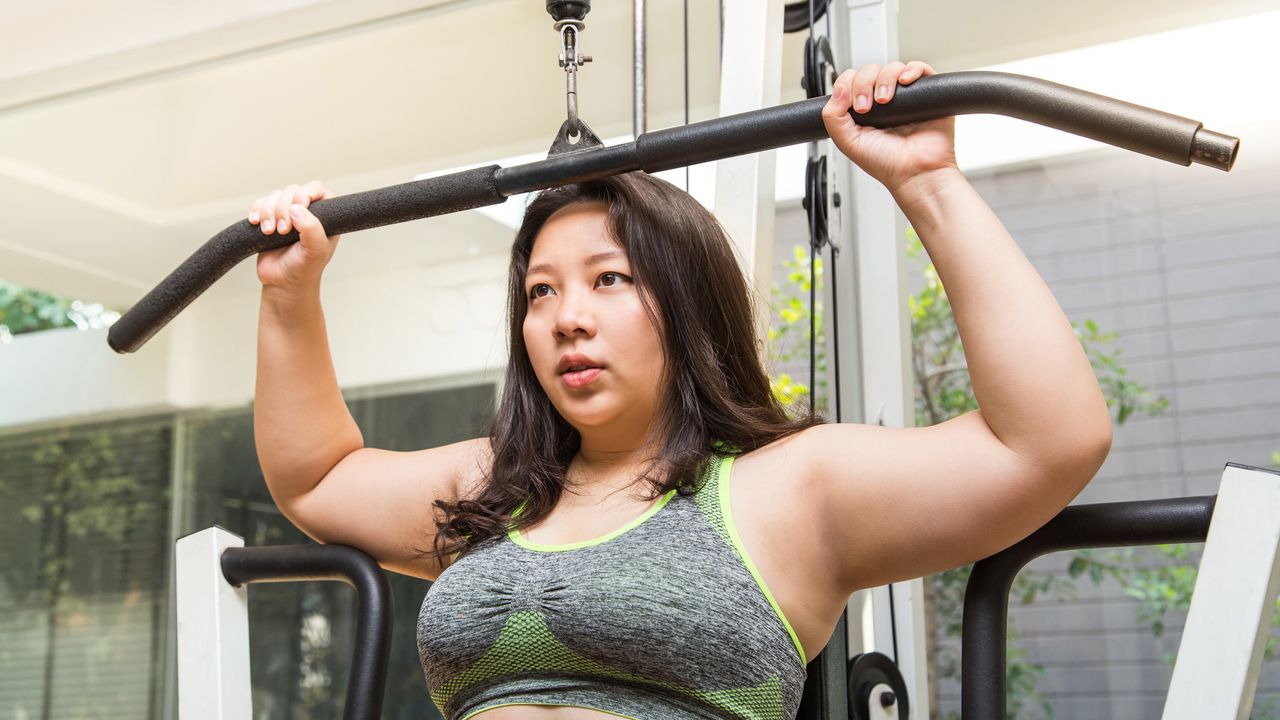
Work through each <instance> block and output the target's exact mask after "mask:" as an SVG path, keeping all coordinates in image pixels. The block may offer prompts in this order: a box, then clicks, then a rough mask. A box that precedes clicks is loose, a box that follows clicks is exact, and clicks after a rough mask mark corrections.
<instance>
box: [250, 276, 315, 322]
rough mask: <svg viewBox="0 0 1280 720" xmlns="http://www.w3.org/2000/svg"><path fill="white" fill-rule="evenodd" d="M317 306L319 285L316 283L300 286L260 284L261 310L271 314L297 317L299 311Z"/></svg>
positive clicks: (281, 316)
mask: <svg viewBox="0 0 1280 720" xmlns="http://www.w3.org/2000/svg"><path fill="white" fill-rule="evenodd" d="M319 307H320V285H319V284H318V283H317V284H315V285H309V286H306V287H302V288H284V287H280V286H278V285H263V286H262V310H263V311H264V312H266V313H269V314H271V315H272V316H275V317H279V318H285V317H297V315H298V314H299V313H300V312H306V311H307V310H308V309H310V308H319Z"/></svg>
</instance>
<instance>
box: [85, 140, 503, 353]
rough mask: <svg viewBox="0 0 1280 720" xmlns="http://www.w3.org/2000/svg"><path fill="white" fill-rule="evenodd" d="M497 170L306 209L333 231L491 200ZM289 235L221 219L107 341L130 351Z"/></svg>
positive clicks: (287, 241)
mask: <svg viewBox="0 0 1280 720" xmlns="http://www.w3.org/2000/svg"><path fill="white" fill-rule="evenodd" d="M497 169H498V166H497V165H489V166H487V167H482V168H476V169H474V170H465V171H463V172H458V173H452V174H450V175H442V176H440V177H434V178H428V179H426V180H418V181H416V182H410V183H403V184H401V185H392V186H390V187H385V188H381V189H378V190H366V191H365V192H358V193H352V194H350V195H340V196H338V197H334V198H329V199H328V200H321V201H319V202H317V203H314V204H312V206H311V211H312V212H313V213H314V214H315V216H316V217H317V218H318V219H319V220H320V222H321V223H322V224H323V225H324V229H325V231H326V232H328V233H329V234H331V235H340V234H342V233H351V232H356V231H359V230H368V229H370V228H376V227H382V226H383V225H394V224H396V223H402V222H406V221H409V220H418V219H421V218H425V217H431V216H433V215H446V214H448V213H454V212H458V211H460V210H470V209H472V208H477V207H483V206H485V205H496V204H498V203H501V202H504V201H506V199H507V198H506V196H505V195H502V194H500V193H499V192H498V190H497V187H496V185H495V183H494V174H495V172H496V171H497ZM297 241H298V232H297V231H296V230H295V231H292V232H290V233H288V234H285V235H277V234H275V233H272V234H271V235H263V234H262V231H260V230H259V229H258V226H257V225H253V224H250V222H249V221H248V220H241V221H240V222H237V223H235V224H234V225H231V226H229V227H228V228H227V229H225V230H223V231H222V232H220V233H218V234H217V235H214V236H213V238H211V239H210V240H209V241H208V242H206V243H205V244H204V245H202V246H200V248H199V249H198V250H196V251H195V253H193V254H192V255H191V257H189V258H187V259H186V260H184V261H183V262H182V264H181V265H179V266H178V267H177V269H176V270H174V271H173V272H171V273H169V276H168V277H166V278H165V279H164V280H161V281H160V284H159V285H156V286H155V288H153V289H152V290H151V292H149V293H147V294H146V295H144V296H143V297H142V299H141V300H139V301H138V302H137V303H136V304H134V306H133V307H131V308H129V311H128V312H126V313H125V314H124V315H122V316H120V319H119V320H117V321H116V322H115V324H114V325H112V326H111V329H110V330H109V331H108V332H107V344H108V345H110V346H111V349H112V350H115V351H116V352H118V353H129V352H133V351H134V350H137V349H138V348H140V347H142V345H143V343H145V342H146V341H147V340H150V339H151V336H152V335H155V334H156V333H157V332H158V331H159V330H160V328H162V327H164V326H165V325H167V324H168V323H169V321H170V320H172V319H173V318H174V316H175V315H177V314H178V313H180V312H182V310H183V308H185V307H186V306H188V305H190V304H191V301H193V300H195V299H196V298H198V297H200V294H201V293H203V292H204V291H205V290H208V289H209V286H210V285H212V284H213V283H214V282H215V281H217V279H218V278H220V277H222V276H223V275H225V274H226V273H227V271H228V270H230V269H231V268H233V267H235V266H236V265H238V264H239V263H240V261H242V260H244V259H246V258H249V257H252V256H254V255H257V254H258V253H260V252H262V251H264V250H272V249H274V248H279V247H284V246H285V245H291V244H293V243H295V242H297Z"/></svg>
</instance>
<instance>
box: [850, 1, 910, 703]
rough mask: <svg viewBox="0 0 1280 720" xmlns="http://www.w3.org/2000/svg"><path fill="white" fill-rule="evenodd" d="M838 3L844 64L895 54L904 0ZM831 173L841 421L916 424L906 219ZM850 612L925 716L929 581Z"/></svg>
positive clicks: (885, 593) (875, 191) (895, 589)
mask: <svg viewBox="0 0 1280 720" xmlns="http://www.w3.org/2000/svg"><path fill="white" fill-rule="evenodd" d="M831 6H832V7H831V11H832V13H833V14H832V18H831V19H832V33H833V34H835V37H833V38H831V42H832V49H833V52H834V54H835V59H836V63H837V64H838V65H840V66H841V68H857V67H860V66H862V65H864V64H866V63H869V62H875V63H879V64H881V65H883V64H885V63H887V62H890V61H892V60H896V59H898V2H897V0H839V1H837V2H832V3H831ZM832 172H833V173H834V175H835V176H834V178H833V179H832V185H831V187H832V188H833V190H834V191H836V192H839V193H840V195H841V198H842V203H841V206H840V208H839V209H838V210H837V212H836V213H835V216H836V217H835V220H836V222H838V223H839V227H840V228H841V229H840V233H841V235H840V238H841V242H842V243H843V248H842V252H841V254H840V256H839V258H838V259H837V264H838V267H837V268H836V271H837V273H838V275H839V277H840V278H841V280H842V282H841V283H840V287H839V291H840V295H841V297H840V298H835V299H834V301H836V302H839V303H840V305H839V307H840V310H841V317H840V324H841V330H844V331H845V332H842V333H841V334H840V345H841V348H840V349H841V352H840V356H841V357H840V367H839V372H840V373H841V375H840V379H841V405H842V408H844V418H843V419H845V420H846V421H851V422H868V423H875V424H881V425H886V426H890V427H906V426H909V425H914V424H915V418H914V407H915V404H914V401H913V397H912V392H913V390H912V380H911V326H910V318H909V316H908V315H907V312H906V306H907V303H906V299H907V282H906V277H907V274H906V222H905V219H904V218H903V216H902V213H901V212H900V211H899V210H898V207H897V205H896V204H895V203H894V201H893V197H892V196H891V195H890V194H889V191H888V190H887V189H885V188H884V186H883V185H881V184H880V183H879V182H878V181H876V180H874V179H873V178H871V177H870V176H869V175H867V174H866V173H864V172H862V171H861V170H859V169H858V168H856V167H855V166H853V164H852V163H849V162H839V163H834V164H833V170H832ZM828 315H829V314H828ZM855 318H856V319H855ZM850 328H853V329H854V332H849V329H850ZM854 335H856V337H852V336H854ZM828 337H831V335H830V334H828ZM849 620H850V622H849V645H850V650H851V652H859V651H870V650H876V651H879V652H882V653H885V654H887V655H889V656H891V657H893V658H894V660H895V661H896V662H897V664H898V667H899V669H900V670H901V671H902V675H903V677H904V678H905V679H906V682H907V687H908V689H909V692H910V693H911V700H912V706H913V712H914V713H915V714H916V716H917V717H928V716H929V693H928V688H929V681H928V661H927V655H926V637H925V627H926V624H925V617H924V583H923V581H922V580H920V579H916V580H912V581H908V582H902V583H895V584H894V585H892V586H885V587H880V588H875V589H872V590H868V591H863V592H861V593H858V594H857V595H855V596H854V597H853V598H851V599H850V603H849Z"/></svg>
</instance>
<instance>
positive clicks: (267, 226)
mask: <svg viewBox="0 0 1280 720" xmlns="http://www.w3.org/2000/svg"><path fill="white" fill-rule="evenodd" d="M259 227H260V228H261V229H262V234H263V235H270V234H271V231H272V230H275V229H276V224H275V223H272V222H264V223H262V225H260V226H259Z"/></svg>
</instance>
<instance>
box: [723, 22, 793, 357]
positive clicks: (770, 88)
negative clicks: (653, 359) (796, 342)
mask: <svg viewBox="0 0 1280 720" xmlns="http://www.w3.org/2000/svg"><path fill="white" fill-rule="evenodd" d="M723 7H724V17H723V21H724V48H723V51H722V52H723V54H722V57H723V62H722V63H721V71H720V117H725V116H727V115H734V114H736V113H742V112H747V111H750V110H759V109H761V108H766V107H773V106H776V105H777V104H778V103H779V102H780V101H781V97H782V39H783V38H782V36H783V33H782V8H783V0H734V1H733V2H726V3H724V5H723ZM776 164H777V163H776V153H775V151H773V150H769V151H767V152H760V153H752V154H750V155H740V156H738V157H732V158H726V159H724V160H720V161H718V162H716V180H715V188H716V189H715V192H716V194H715V210H714V212H715V216H716V218H717V219H718V220H719V221H720V224H721V225H723V226H724V228H725V230H726V231H727V232H728V233H729V237H730V238H732V239H733V241H734V243H735V244H736V245H737V247H738V251H739V253H740V255H741V257H742V261H743V262H744V264H745V266H744V267H743V270H744V272H745V273H746V275H747V277H749V278H750V279H751V284H752V289H753V291H754V296H755V297H756V298H757V301H758V302H762V303H768V301H769V296H770V292H769V289H770V287H771V284H772V282H773V237H774V217H775V215H776V214H777V210H776V208H775V205H774V197H773V194H774V178H775V174H776V173H775V168H776ZM757 310H758V312H757V313H756V319H757V328H756V337H759V338H764V337H766V336H767V333H768V329H769V315H770V313H769V312H767V308H757ZM758 349H759V350H760V352H761V354H763V351H764V347H763V346H761V347H760V348H758Z"/></svg>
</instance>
